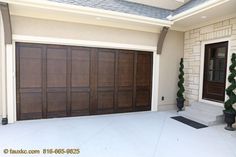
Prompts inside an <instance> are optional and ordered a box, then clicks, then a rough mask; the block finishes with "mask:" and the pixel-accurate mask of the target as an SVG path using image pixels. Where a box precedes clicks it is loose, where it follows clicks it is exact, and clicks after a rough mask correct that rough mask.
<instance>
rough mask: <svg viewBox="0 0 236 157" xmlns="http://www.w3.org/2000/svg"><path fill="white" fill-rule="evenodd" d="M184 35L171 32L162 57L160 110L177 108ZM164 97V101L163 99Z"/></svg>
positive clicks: (167, 37)
mask: <svg viewBox="0 0 236 157" xmlns="http://www.w3.org/2000/svg"><path fill="white" fill-rule="evenodd" d="M183 41H184V34H183V33H182V32H176V31H169V32H168V34H167V36H166V40H165V43H164V45H163V52H162V54H161V56H160V74H159V75H160V80H159V106H158V108H159V110H166V109H174V108H176V106H175V104H176V93H177V90H178V88H177V82H178V74H179V73H178V68H179V62H180V58H181V57H183ZM162 96H163V97H164V100H162V99H161V97H162Z"/></svg>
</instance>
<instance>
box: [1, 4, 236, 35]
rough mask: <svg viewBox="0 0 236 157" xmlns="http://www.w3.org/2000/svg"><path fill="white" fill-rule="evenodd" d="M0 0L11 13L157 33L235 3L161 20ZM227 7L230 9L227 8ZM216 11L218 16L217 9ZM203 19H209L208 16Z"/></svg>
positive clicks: (206, 6) (189, 25) (193, 23)
mask: <svg viewBox="0 0 236 157" xmlns="http://www.w3.org/2000/svg"><path fill="white" fill-rule="evenodd" d="M2 2H6V3H8V4H9V7H10V14H11V15H16V16H24V17H32V18H41V19H49V20H57V21H64V22H73V23H85V24H92V25H99V26H108V27H115V28H123V29H131V30H138V31H145V32H152V33H160V31H161V29H162V28H163V27H170V28H171V29H173V30H178V31H186V30H188V29H190V28H192V27H193V26H196V23H201V24H203V23H206V21H204V20H199V19H198V17H199V16H200V15H202V14H204V13H206V14H210V13H209V12H214V11H216V12H217V9H219V7H225V9H224V10H225V14H224V15H223V16H224V17H226V16H227V15H229V14H230V11H231V12H232V9H233V7H235V6H236V1H235V0H210V1H207V2H205V3H202V4H200V5H198V6H196V7H194V8H192V9H188V10H186V11H184V12H182V13H179V14H177V15H174V16H169V20H162V19H155V18H150V17H144V16H138V15H132V14H127V13H121V12H116V11H108V10H103V9H96V8H90V7H83V6H78V5H71V4H64V3H57V2H51V1H47V0H40V1H36V0H2ZM227 7H228V8H230V9H227ZM234 10H235V9H234ZM234 13H235V11H234ZM216 15H217V16H220V15H219V13H217V14H216ZM209 17H211V20H213V19H214V18H216V16H209ZM207 21H209V19H208V20H207Z"/></svg>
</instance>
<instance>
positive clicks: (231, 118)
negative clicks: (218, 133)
mask: <svg viewBox="0 0 236 157" xmlns="http://www.w3.org/2000/svg"><path fill="white" fill-rule="evenodd" d="M224 115H225V123H226V124H227V126H226V127H225V129H226V130H229V131H234V130H235V129H234V128H233V127H232V125H233V124H234V123H235V116H236V114H235V113H233V112H229V111H224Z"/></svg>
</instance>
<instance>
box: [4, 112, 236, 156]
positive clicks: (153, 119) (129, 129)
mask: <svg viewBox="0 0 236 157" xmlns="http://www.w3.org/2000/svg"><path fill="white" fill-rule="evenodd" d="M175 115H176V113H175V112H171V111H167V112H138V113H125V114H112V115H99V116H85V117H74V118H58V119H45V120H30V121H20V122H16V123H15V124H9V125H6V126H0V156H12V155H9V151H10V149H11V151H12V152H13V151H16V150H21V149H22V151H23V150H27V151H29V150H39V151H40V154H34V155H29V154H21V155H19V154H18V155H15V156H72V157H73V156H74V157H75V156H76V157H77V156H78V157H190V156H191V157H213V156H214V157H223V156H225V157H235V156H236V148H235V146H236V132H229V131H225V130H224V129H223V128H224V126H223V125H219V126H213V127H208V128H204V129H194V128H192V127H189V126H187V125H185V124H182V123H180V122H178V121H175V120H173V119H171V118H170V117H171V116H175ZM45 149H47V150H48V152H47V154H43V150H44V151H45ZM58 149H61V150H65V151H67V149H75V150H76V149H79V150H80V154H67V153H69V152H67V153H66V152H63V151H61V152H60V151H58ZM4 150H5V151H6V150H7V154H4ZM52 150H54V151H55V150H56V152H51V153H59V154H51V155H50V151H52ZM31 153H32V152H31ZM60 153H62V154H61V155H60ZM63 153H64V154H63Z"/></svg>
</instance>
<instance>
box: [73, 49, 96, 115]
mask: <svg viewBox="0 0 236 157" xmlns="http://www.w3.org/2000/svg"><path fill="white" fill-rule="evenodd" d="M71 64H72V67H71V71H72V73H71V114H72V115H87V114H89V110H90V103H91V101H90V99H91V97H90V95H91V87H90V86H91V84H90V82H91V49H90V48H77V47H73V48H72V50H71Z"/></svg>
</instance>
